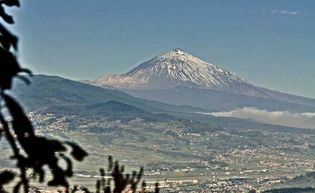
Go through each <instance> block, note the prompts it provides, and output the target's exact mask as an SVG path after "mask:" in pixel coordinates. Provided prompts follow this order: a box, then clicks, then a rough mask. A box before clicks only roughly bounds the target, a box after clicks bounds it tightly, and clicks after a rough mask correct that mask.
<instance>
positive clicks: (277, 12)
mask: <svg viewBox="0 0 315 193" xmlns="http://www.w3.org/2000/svg"><path fill="white" fill-rule="evenodd" d="M299 13H300V12H299V11H290V10H278V9H274V10H272V11H271V12H270V14H271V15H289V16H295V15H298V14H299Z"/></svg>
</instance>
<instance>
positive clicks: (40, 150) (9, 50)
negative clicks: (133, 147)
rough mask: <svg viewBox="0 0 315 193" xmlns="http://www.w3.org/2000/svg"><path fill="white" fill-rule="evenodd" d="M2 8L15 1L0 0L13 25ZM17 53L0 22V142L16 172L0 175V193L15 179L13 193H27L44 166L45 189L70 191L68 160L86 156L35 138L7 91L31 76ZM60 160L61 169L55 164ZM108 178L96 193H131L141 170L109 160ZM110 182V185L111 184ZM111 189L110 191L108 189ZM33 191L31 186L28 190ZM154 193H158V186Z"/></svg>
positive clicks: (2, 14)
mask: <svg viewBox="0 0 315 193" xmlns="http://www.w3.org/2000/svg"><path fill="white" fill-rule="evenodd" d="M6 6H9V7H11V6H17V7H19V6H20V1H19V0H0V17H1V18H2V19H3V21H4V22H6V23H7V24H13V23H14V20H13V17H12V16H10V15H8V14H7V13H6V12H5V7H6ZM17 52H18V38H17V37H16V36H15V35H13V34H12V33H11V32H10V31H9V30H7V29H6V27H5V26H4V25H2V24H1V23H0V139H1V137H2V136H4V138H5V139H6V141H7V142H8V144H9V146H10V147H11V149H12V153H13V155H12V156H11V159H13V160H15V161H16V167H17V168H18V170H19V172H18V173H15V172H12V171H8V170H6V171H2V172H0V193H3V192H6V190H5V189H4V187H3V186H4V185H6V184H8V183H10V182H12V181H13V180H14V179H15V178H17V182H16V184H15V186H14V188H13V192H14V193H17V192H20V191H21V189H22V188H23V191H24V193H27V192H30V191H31V188H30V181H31V180H32V179H35V180H38V181H39V182H41V183H42V182H45V181H46V178H45V176H46V171H45V170H44V167H45V166H47V167H48V168H49V169H50V173H51V176H52V179H51V180H50V181H48V183H47V184H48V185H49V186H64V187H65V191H66V192H69V191H70V188H69V187H70V186H69V182H68V178H69V177H72V176H73V168H72V165H73V164H72V161H73V160H76V161H83V160H84V158H85V157H86V156H87V155H88V153H87V152H86V151H84V150H83V149H82V148H81V147H80V146H79V145H77V144H75V143H73V142H70V141H59V140H55V139H48V138H46V137H42V136H37V135H36V133H35V132H34V127H33V125H32V122H31V121H30V120H29V118H28V117H27V116H26V114H25V112H24V111H23V108H22V107H21V105H20V104H19V103H18V102H17V101H16V100H15V99H14V98H13V97H12V96H10V95H9V94H7V91H8V90H10V89H11V88H12V82H13V79H14V78H20V79H22V80H23V81H24V82H25V83H26V84H30V81H29V79H28V78H27V77H25V76H21V73H26V74H28V75H32V73H31V71H30V70H28V69H24V68H21V67H20V64H19V62H18V60H17V58H16V53H17ZM61 161H63V162H64V163H65V167H62V166H60V165H59V164H58V163H59V162H61ZM108 171H109V172H110V173H109V175H110V176H111V177H112V178H111V179H112V180H111V179H108V180H106V179H105V172H104V170H103V169H101V170H100V172H101V176H102V177H101V179H100V180H98V181H97V186H96V192H97V193H101V192H104V193H105V192H106V193H108V192H114V193H120V192H123V191H125V190H127V189H129V190H130V191H132V192H136V191H137V186H138V184H139V183H140V182H141V178H142V176H143V169H142V168H141V169H140V171H139V172H138V173H137V172H133V173H132V175H129V174H124V167H123V166H122V167H120V166H119V163H118V162H117V161H116V162H115V163H113V161H112V158H111V157H109V169H108ZM111 181H113V184H112V183H111ZM112 187H114V188H112ZM32 188H33V187H32ZM79 189H81V191H84V192H90V191H89V190H88V189H87V188H84V187H81V188H79V186H75V187H74V188H73V189H72V191H71V192H76V191H78V190H79ZM141 191H142V192H146V191H145V182H142V189H141ZM155 192H159V189H158V186H156V188H155Z"/></svg>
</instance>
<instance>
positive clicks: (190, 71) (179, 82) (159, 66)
mask: <svg viewBox="0 0 315 193" xmlns="http://www.w3.org/2000/svg"><path fill="white" fill-rule="evenodd" d="M95 83H97V84H100V85H111V86H115V87H118V88H129V89H152V88H154V89H166V88H173V87H175V86H189V87H195V88H230V87H233V85H235V84H246V82H245V81H244V80H243V79H242V78H240V77H239V76H237V75H236V74H234V73H232V72H230V71H228V70H225V69H223V68H221V67H219V66H216V65H213V64H209V63H207V62H205V61H203V60H201V59H199V58H196V57H194V56H192V55H190V54H188V53H186V52H184V51H182V50H181V49H179V48H176V49H174V50H171V51H169V52H166V53H164V54H161V55H159V56H157V57H155V58H153V59H151V60H149V61H147V62H144V63H142V64H140V65H139V66H137V67H136V68H134V69H132V70H131V71H129V72H128V73H126V74H122V75H109V76H102V77H100V78H98V79H97V80H95Z"/></svg>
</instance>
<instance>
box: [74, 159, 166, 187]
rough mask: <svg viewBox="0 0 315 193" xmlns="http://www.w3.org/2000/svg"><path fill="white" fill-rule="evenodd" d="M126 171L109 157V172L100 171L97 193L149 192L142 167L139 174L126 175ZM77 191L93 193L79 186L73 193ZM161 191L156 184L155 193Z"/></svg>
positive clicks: (134, 172)
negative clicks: (143, 178)
mask: <svg viewBox="0 0 315 193" xmlns="http://www.w3.org/2000/svg"><path fill="white" fill-rule="evenodd" d="M124 170H125V167H124V166H120V165H119V162H118V161H113V158H112V157H111V156H109V157H108V167H107V172H106V171H105V169H103V168H101V169H100V170H99V173H100V179H98V180H97V181H96V184H95V193H121V192H132V193H136V192H139V193H146V192H148V191H147V187H146V182H145V181H144V180H142V179H141V178H142V177H143V168H142V167H141V168H140V170H139V171H138V172H136V171H133V172H132V173H131V174H128V173H124ZM139 185H140V188H139V190H138V189H137V187H139ZM77 191H83V192H85V193H91V191H90V190H89V189H88V188H86V187H80V186H78V185H76V186H74V187H73V189H72V191H71V193H75V192H77ZM159 191H160V189H159V186H158V183H156V184H155V188H154V192H155V193H159Z"/></svg>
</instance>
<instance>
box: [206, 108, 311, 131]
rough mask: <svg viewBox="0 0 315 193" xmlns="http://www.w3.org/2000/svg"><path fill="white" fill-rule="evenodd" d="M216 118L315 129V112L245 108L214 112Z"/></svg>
mask: <svg viewBox="0 0 315 193" xmlns="http://www.w3.org/2000/svg"><path fill="white" fill-rule="evenodd" d="M209 114H210V115H213V116H216V117H236V118H243V119H252V120H255V121H260V122H264V123H269V124H274V125H283V126H290V127H299V128H315V112H305V113H291V112H288V111H266V110H260V109H257V108H253V107H245V108H242V109H236V110H233V111H228V112H212V113H209Z"/></svg>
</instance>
